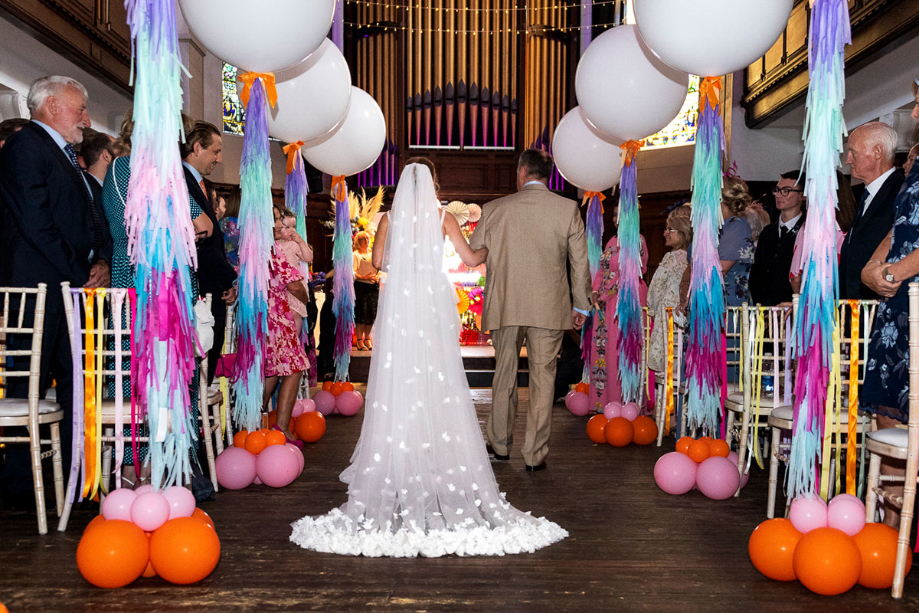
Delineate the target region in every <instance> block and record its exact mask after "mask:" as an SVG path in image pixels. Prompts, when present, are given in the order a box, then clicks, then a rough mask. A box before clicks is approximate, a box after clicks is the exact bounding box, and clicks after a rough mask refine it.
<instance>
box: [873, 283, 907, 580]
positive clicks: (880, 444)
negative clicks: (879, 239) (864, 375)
mask: <svg viewBox="0 0 919 613" xmlns="http://www.w3.org/2000/svg"><path fill="white" fill-rule="evenodd" d="M867 447H868V453H869V456H870V458H871V460H870V467H869V469H868V492H867V498H866V505H865V506H866V510H867V517H866V519H867V521H869V522H873V521H876V511H877V502H878V499H881V500H882V501H884V503H886V504H889V505H893V506H896V507H900V530H899V536H898V538H897V561H896V567H895V570H894V576H893V587H892V588H891V591H890V594H891V596H893V597H894V598H900V597H902V596H903V581H904V579H905V577H906V561H907V556H908V553H909V532H910V527H911V526H912V522H913V514H914V513H915V504H916V482H917V478H919V475H917V474H919V283H910V284H909V419H908V421H907V427H906V429H903V428H885V429H883V430H876V431H874V432H870V433H869V434H868V442H867ZM882 458H892V459H897V460H905V461H906V474H905V476H903V477H899V476H895V475H881V474H880V472H881V459H882ZM892 482H902V483H903V494H902V495H898V494H895V493H891V492H888V491H887V490H886V488H885V487H884V486H885V484H889V483H892Z"/></svg>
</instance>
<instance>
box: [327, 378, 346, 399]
mask: <svg viewBox="0 0 919 613" xmlns="http://www.w3.org/2000/svg"><path fill="white" fill-rule="evenodd" d="M329 391H330V392H332V395H333V396H339V395H340V394H341V393H342V392H343V391H345V386H344V384H342V382H341V381H336V382H335V383H333V384H332V387H330V388H329Z"/></svg>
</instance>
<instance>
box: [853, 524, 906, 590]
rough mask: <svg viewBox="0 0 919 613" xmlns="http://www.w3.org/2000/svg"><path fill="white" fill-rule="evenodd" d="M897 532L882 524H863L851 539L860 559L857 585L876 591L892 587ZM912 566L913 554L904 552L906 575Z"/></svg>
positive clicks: (895, 560) (895, 562)
mask: <svg viewBox="0 0 919 613" xmlns="http://www.w3.org/2000/svg"><path fill="white" fill-rule="evenodd" d="M897 536H898V535H897V531H896V530H894V529H893V528H891V527H890V526H886V525H884V524H865V527H864V528H862V529H861V530H860V531H859V533H858V534H856V535H855V536H853V537H852V539H853V540H854V541H855V545H856V546H857V547H858V551H859V553H860V554H861V558H862V572H861V574H860V575H859V576H858V584H859V585H862V586H864V587H870V588H876V589H888V588H890V586H892V585H893V573H894V568H895V566H896V564H897ZM912 565H913V552H912V551H910V550H909V549H908V548H907V550H906V574H907V575H908V574H909V571H910V568H912Z"/></svg>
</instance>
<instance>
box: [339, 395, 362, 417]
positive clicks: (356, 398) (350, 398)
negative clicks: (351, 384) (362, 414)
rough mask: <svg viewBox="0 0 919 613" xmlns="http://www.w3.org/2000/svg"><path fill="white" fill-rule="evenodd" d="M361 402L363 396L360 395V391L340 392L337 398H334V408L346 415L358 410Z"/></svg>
mask: <svg viewBox="0 0 919 613" xmlns="http://www.w3.org/2000/svg"><path fill="white" fill-rule="evenodd" d="M363 404H364V397H363V396H361V393H360V392H356V391H353V390H351V391H348V392H342V393H341V394H339V395H338V398H336V399H335V408H336V409H338V412H339V413H341V414H342V415H346V416H348V417H350V416H351V415H354V414H356V413H357V412H358V411H360V410H361V406H363Z"/></svg>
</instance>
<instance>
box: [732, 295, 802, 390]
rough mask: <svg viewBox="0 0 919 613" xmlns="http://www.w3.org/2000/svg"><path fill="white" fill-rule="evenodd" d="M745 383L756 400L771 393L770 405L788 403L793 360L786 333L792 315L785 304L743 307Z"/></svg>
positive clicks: (790, 328) (792, 319)
mask: <svg viewBox="0 0 919 613" xmlns="http://www.w3.org/2000/svg"><path fill="white" fill-rule="evenodd" d="M742 309H743V337H744V341H745V342H744V344H743V346H744V356H743V371H744V375H743V377H744V385H750V386H751V388H750V391H751V394H752V398H753V400H754V402H755V400H756V397H757V394H759V396H760V398H762V397H763V396H771V397H772V398H774V399H775V401H774V402H773V406H780V405H791V403H792V398H791V393H792V391H793V389H794V388H793V383H792V381H793V374H794V362H793V360H792V359H791V349H792V348H791V345H790V344H789V342H788V341H789V334H791V331H792V325H793V322H794V318H793V317H792V309H790V308H787V307H778V306H772V307H764V306H759V305H755V306H750V305H747V304H744V305H743V307H742Z"/></svg>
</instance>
